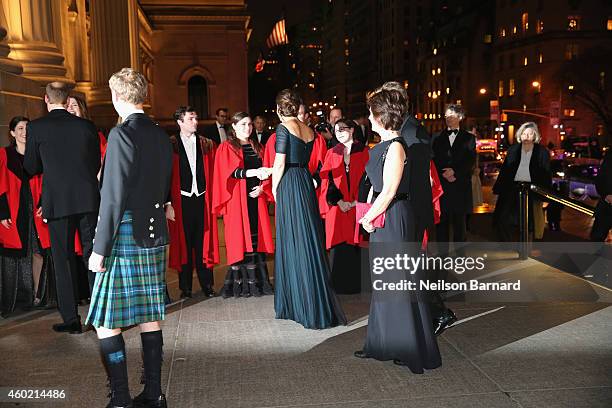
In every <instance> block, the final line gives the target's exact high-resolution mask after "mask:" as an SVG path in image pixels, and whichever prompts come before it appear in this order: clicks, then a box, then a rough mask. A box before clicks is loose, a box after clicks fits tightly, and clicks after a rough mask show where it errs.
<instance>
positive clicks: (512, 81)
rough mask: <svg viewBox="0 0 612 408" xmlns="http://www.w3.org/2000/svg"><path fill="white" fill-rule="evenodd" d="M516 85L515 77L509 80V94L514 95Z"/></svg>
mask: <svg viewBox="0 0 612 408" xmlns="http://www.w3.org/2000/svg"><path fill="white" fill-rule="evenodd" d="M514 87H515V84H514V79H511V80H510V81H508V96H512V95H514Z"/></svg>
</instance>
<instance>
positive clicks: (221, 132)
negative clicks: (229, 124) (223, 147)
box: [215, 122, 227, 143]
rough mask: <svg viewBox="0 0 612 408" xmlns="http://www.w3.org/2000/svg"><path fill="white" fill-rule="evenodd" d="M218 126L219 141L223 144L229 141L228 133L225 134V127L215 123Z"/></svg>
mask: <svg viewBox="0 0 612 408" xmlns="http://www.w3.org/2000/svg"><path fill="white" fill-rule="evenodd" d="M215 123H216V124H217V129H219V139H220V142H221V143H223V142H225V141H226V140H227V133H225V127H223V125H221V124H220V123H219V122H215Z"/></svg>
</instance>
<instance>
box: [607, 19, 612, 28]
mask: <svg viewBox="0 0 612 408" xmlns="http://www.w3.org/2000/svg"><path fill="white" fill-rule="evenodd" d="M606 28H607V29H608V31H612V18H609V19H608V22H607V23H606Z"/></svg>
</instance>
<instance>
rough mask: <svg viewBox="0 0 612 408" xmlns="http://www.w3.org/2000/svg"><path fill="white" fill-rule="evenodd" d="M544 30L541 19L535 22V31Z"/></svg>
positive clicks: (540, 32) (540, 31)
mask: <svg viewBox="0 0 612 408" xmlns="http://www.w3.org/2000/svg"><path fill="white" fill-rule="evenodd" d="M543 32H544V22H543V21H542V20H538V22H537V23H536V33H538V34H542V33H543Z"/></svg>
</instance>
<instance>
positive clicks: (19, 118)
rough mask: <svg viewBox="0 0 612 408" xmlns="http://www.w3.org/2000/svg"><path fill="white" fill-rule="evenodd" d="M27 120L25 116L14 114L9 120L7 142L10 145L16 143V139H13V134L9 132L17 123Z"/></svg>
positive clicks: (12, 130) (13, 129)
mask: <svg viewBox="0 0 612 408" xmlns="http://www.w3.org/2000/svg"><path fill="white" fill-rule="evenodd" d="M29 121H30V119H28V118H26V117H25V116H15V117H14V118H13V119H11V121H10V122H9V132H8V138H9V143H10V145H11V146H15V145H17V140H15V138H14V137H13V135H11V132H14V131H15V128H17V125H18V124H19V122H29Z"/></svg>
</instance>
